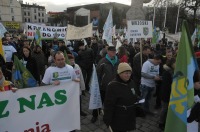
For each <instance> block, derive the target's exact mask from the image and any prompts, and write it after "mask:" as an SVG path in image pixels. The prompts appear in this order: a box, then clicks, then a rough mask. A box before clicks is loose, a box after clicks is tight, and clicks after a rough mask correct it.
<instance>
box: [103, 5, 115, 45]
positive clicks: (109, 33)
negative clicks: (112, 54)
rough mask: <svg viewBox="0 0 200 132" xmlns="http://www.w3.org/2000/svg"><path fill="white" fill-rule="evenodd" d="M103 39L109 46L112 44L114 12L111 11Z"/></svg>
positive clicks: (105, 25)
mask: <svg viewBox="0 0 200 132" xmlns="http://www.w3.org/2000/svg"><path fill="white" fill-rule="evenodd" d="M103 30H104V32H103V39H105V40H106V41H107V43H108V44H112V34H113V18H112V10H111V9H110V11H109V14H108V17H107V19H106V22H105V24H104V27H103Z"/></svg>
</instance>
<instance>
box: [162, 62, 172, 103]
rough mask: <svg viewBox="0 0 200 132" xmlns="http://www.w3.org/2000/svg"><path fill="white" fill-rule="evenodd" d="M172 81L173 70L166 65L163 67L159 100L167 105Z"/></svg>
mask: <svg viewBox="0 0 200 132" xmlns="http://www.w3.org/2000/svg"><path fill="white" fill-rule="evenodd" d="M172 81H173V70H172V69H171V68H170V67H168V66H167V65H166V64H165V65H164V66H163V74H162V84H161V100H162V101H164V102H166V103H168V102H169V99H170V94H171V85H172Z"/></svg>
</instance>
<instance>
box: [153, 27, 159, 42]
mask: <svg viewBox="0 0 200 132" xmlns="http://www.w3.org/2000/svg"><path fill="white" fill-rule="evenodd" d="M159 37H160V31H157V30H156V27H154V30H153V38H152V44H157V43H158V41H159Z"/></svg>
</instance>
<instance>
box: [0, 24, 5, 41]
mask: <svg viewBox="0 0 200 132" xmlns="http://www.w3.org/2000/svg"><path fill="white" fill-rule="evenodd" d="M5 32H7V30H6V28H5V27H4V26H3V24H2V23H1V22H0V38H3V37H4V33H5Z"/></svg>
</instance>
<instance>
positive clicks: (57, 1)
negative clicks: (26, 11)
mask: <svg viewBox="0 0 200 132" xmlns="http://www.w3.org/2000/svg"><path fill="white" fill-rule="evenodd" d="M23 1H24V3H26V2H28V3H37V4H38V5H42V6H45V7H46V10H47V12H48V11H63V10H66V8H67V7H72V6H78V5H85V4H92V3H107V2H117V3H122V4H126V5H130V4H131V0H23Z"/></svg>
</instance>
